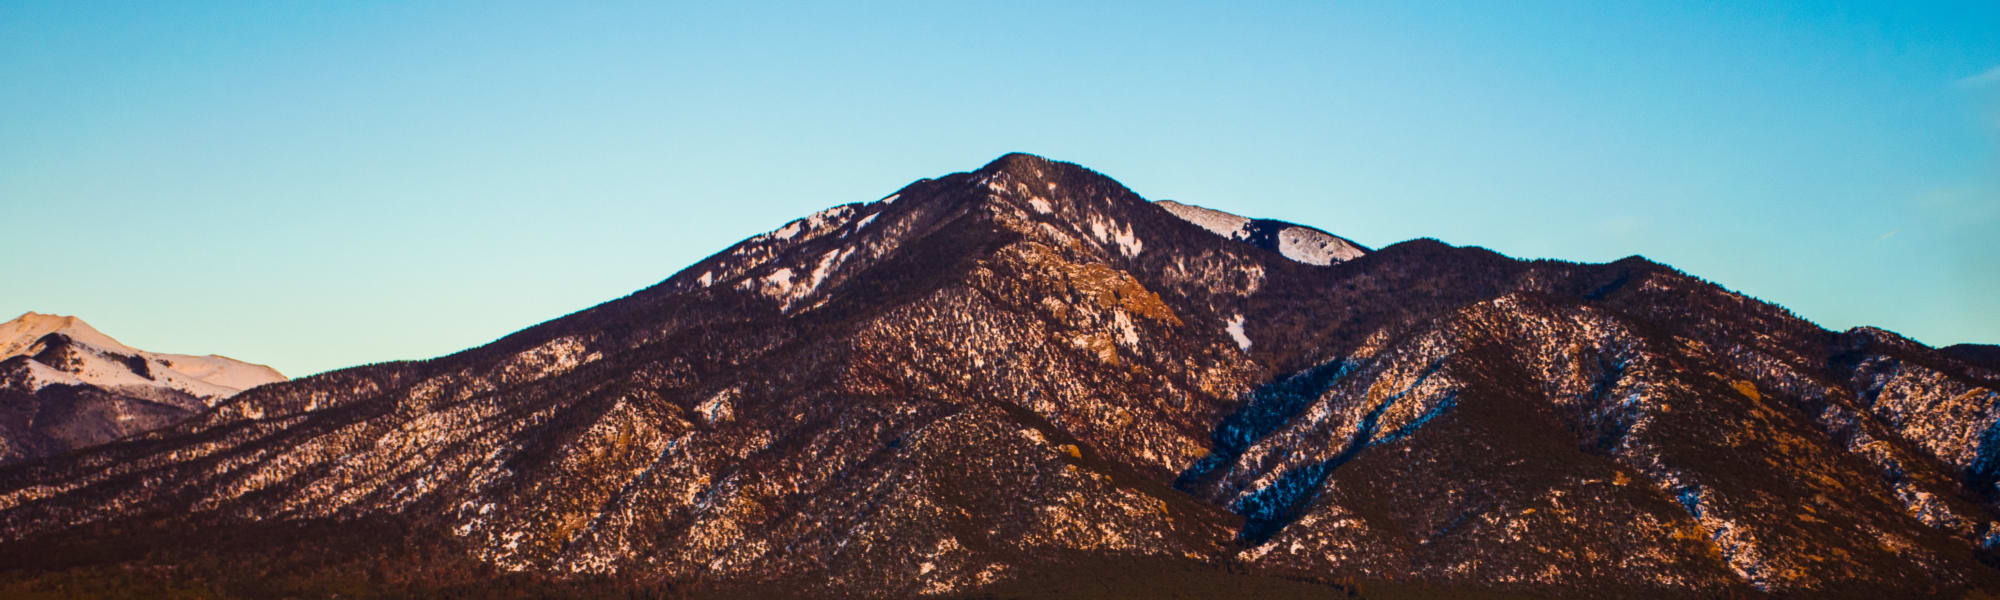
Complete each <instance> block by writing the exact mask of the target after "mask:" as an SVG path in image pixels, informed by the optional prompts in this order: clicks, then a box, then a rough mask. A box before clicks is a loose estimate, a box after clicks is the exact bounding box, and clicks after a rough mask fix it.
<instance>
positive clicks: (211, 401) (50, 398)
mask: <svg viewBox="0 0 2000 600" xmlns="http://www.w3.org/2000/svg"><path fill="white" fill-rule="evenodd" d="M284 380H285V376H284V375H281V374H279V373H278V371H277V370H274V369H272V368H270V367H266V366H264V365H254V364H250V363H246V362H243V361H240V360H236V359H233V358H228V357H223V356H216V355H213V354H210V355H207V356H190V355H186V354H159V353H154V352H146V351H143V350H139V349H136V348H133V347H131V346H127V345H124V344H121V343H118V340H114V339H111V337H110V336H106V335H104V334H103V333H101V332H99V331H97V329H96V328H93V327H91V326H90V324H89V323H85V322H83V320H82V319H78V318H76V317H68V316H62V315H45V314H40V313H34V312H30V313H27V314H24V315H21V316H20V317H18V318H15V319H14V320H12V321H8V322H5V323H0V462H10V461H18V460H21V459H24V458H34V457H39V456H46V455H49V454H56V453H60V452H63V451H66V450H70V449H72V448H80V447H84V446H92V445H96V444H102V443H104V442H108V441H111V440H115V439H118V438H121V437H125V436H128V435H132V434H134V433H139V432H143V431H148V430H152V429H158V428H160V427H165V426H167V425H172V424H174V423H177V422H180V421H181V420H182V419H186V418H187V417H188V416H190V415H193V414H194V413H197V412H200V411H203V410H206V409H208V408H209V407H212V406H215V405H216V404H217V403H219V402H222V401H224V400H227V399H229V398H230V397H231V396H235V395H236V394H237V393H239V392H242V391H243V390H246V389H249V388H253V387H256V386H259V385H263V384H267V383H274V382H279V381H284Z"/></svg>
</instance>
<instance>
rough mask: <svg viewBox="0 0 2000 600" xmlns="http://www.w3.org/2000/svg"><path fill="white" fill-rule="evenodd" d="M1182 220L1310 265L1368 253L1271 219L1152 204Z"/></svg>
mask: <svg viewBox="0 0 2000 600" xmlns="http://www.w3.org/2000/svg"><path fill="white" fill-rule="evenodd" d="M1155 204H1158V205H1159V206H1160V208H1164V209H1167V212H1170V213H1173V214H1174V216H1176V217H1180V218H1181V220H1184V221H1187V222H1189V223H1193V224H1195V225H1199V226H1201V228H1202V229H1207V230H1209V231H1210V232H1213V233H1215V234H1216V235H1219V236H1222V237H1226V238H1229V239H1232V240H1239V241H1243V242H1246V243H1249V244H1251V245H1254V246H1257V247H1260V248H1264V249H1266V250H1271V251H1274V252H1277V253H1279V254H1282V255H1284V256H1285V258H1289V259H1292V260H1295V261H1298V262H1302V263H1306V264H1309V265H1321V266H1325V265H1330V264H1334V263H1338V262H1346V261H1350V260H1354V259H1356V258H1359V257H1360V256H1361V255H1363V254H1367V253H1368V249H1367V248H1364V247H1362V246H1361V245H1360V244H1356V243H1354V241H1353V240H1349V239H1347V238H1343V237H1340V236H1337V235H1334V234H1331V233H1327V232H1324V231H1320V230H1318V229H1313V228H1311V227H1306V226H1304V225H1297V224H1293V223H1287V222H1284V221H1273V220H1270V219H1252V218H1249V217H1245V216H1242V215H1236V214H1230V213H1226V212H1222V211H1219V210H1215V209H1211V208H1202V207H1199V206H1194V205H1192V204H1181V203H1179V202H1175V201H1172V200H1160V201H1158V202H1155Z"/></svg>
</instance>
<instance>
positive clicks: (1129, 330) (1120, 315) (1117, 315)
mask: <svg viewBox="0 0 2000 600" xmlns="http://www.w3.org/2000/svg"><path fill="white" fill-rule="evenodd" d="M1111 323H1112V326H1114V327H1117V328H1118V340H1119V341H1122V342H1125V345H1126V346H1127V347H1131V348H1137V347H1139V328H1138V327H1137V326H1135V325H1133V324H1132V317H1129V316H1126V315H1125V311H1122V310H1120V311H1115V312H1113V313H1112V318H1111Z"/></svg>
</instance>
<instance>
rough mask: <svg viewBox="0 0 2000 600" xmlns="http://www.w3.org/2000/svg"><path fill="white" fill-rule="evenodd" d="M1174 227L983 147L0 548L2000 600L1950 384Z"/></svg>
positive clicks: (1563, 288) (668, 572) (1975, 386)
mask: <svg viewBox="0 0 2000 600" xmlns="http://www.w3.org/2000/svg"><path fill="white" fill-rule="evenodd" d="M1176 206H1179V205H1176ZM1183 208H1192V207H1183ZM1197 210H1199V209H1197ZM1188 214H1191V213H1189V212H1188V211H1185V210H1178V209H1175V208H1174V207H1173V206H1167V205H1164V204H1155V203H1151V202H1147V201H1145V200H1143V199H1141V198H1139V197H1137V196H1136V195H1134V194H1132V193H1131V192H1130V191H1128V190H1126V189H1125V188H1124V187H1122V186H1120V185H1118V184H1117V183H1116V182H1114V181H1111V180H1110V179H1107V178H1104V177H1102V176H1100V175H1098V174H1096V173H1093V172H1090V171H1088V170H1085V169H1083V168H1080V167H1077V166H1075V165H1070V164H1066V163H1058V162H1052V161H1047V160H1044V159H1040V158H1037V157H1032V156H1027V155H1009V156H1006V157H1002V158H1001V159H999V160H997V161H995V162H993V163H992V164H989V165H987V166H986V167H984V168H982V169H980V170H978V171H974V172H969V173H957V174H952V175H948V176H945V177H942V178H940V179H936V180H922V181H918V182H915V183H912V184H910V185H909V186H907V187H905V188H904V189H903V190H901V191H899V192H898V193H897V194H894V195H891V196H889V197H887V198H884V199H882V200H879V201H876V202H871V203H866V204H850V205H843V206H839V207H834V208H832V209H828V210H826V211H823V212H821V213H818V214H816V215H813V216H810V217H808V218H805V219H801V220H798V221H794V222H791V223H789V224H786V225H785V226H784V227H782V228H780V229H778V230H776V231H773V232H771V233H768V234H764V235H760V236H756V237H753V238H750V239H748V240H746V241H744V242H742V243H740V244H738V245H736V246H734V247H732V248H730V249H728V250H725V251H723V252H721V253H719V254H716V255H714V256H712V257H710V258H708V259H706V260H703V261H701V262H700V263H697V264H695V265H694V266H691V267H689V268H687V269H685V270H683V271H681V272H680V273H678V274H676V275H674V276H673V277H671V278H669V279H667V280H666V281H664V282H662V283H660V284H659V285H656V286H654V287H651V288H648V289H646V290H643V291H640V292H638V293H635V294H633V295H631V296H628V297H626V298H622V299H619V300H615V301H612V302H608V303H605V304H603V305H600V306H597V307H595V308H592V309H589V310H585V311H582V312H579V313H576V314H573V315H569V316H566V317H563V318H560V319H556V320H553V321H550V322H547V323H543V324H541V325H538V326H535V327H532V328H529V329H527V330H524V331H522V332H519V333H517V334H514V335H512V336H509V337H507V338H505V339H502V340H500V341H498V342H495V343H493V344H491V345H488V346H484V347H481V348H475V349H472V350H467V351H465V352H462V353H459V354H456V355H452V356H447V357H443V358H439V359H435V360H431V361H424V362H416V363H387V364H378V365H370V366H365V367H358V368H354V369H348V370H344V371H337V372H333V373H328V374H323V375H318V376H314V377H309V378H305V379H301V380H297V381H292V382H288V383H284V384H279V385H270V386H264V387H259V388H257V389H254V390H251V391H249V392H247V393H244V394H241V395H239V396H236V397H234V398H232V399H230V400H229V401H228V402H226V403H224V404H222V405H220V406H218V407H217V408H216V409H215V410H213V411H210V412H207V413H204V414H203V415H201V416H200V418H197V419H194V420H191V421H189V422H186V423H182V424H180V425H177V426H175V427H173V428H170V429H168V430H164V431H160V432H157V433H154V434H151V435H148V436H145V437H144V438H143V439H140V440H135V441H131V442H127V443H122V444H114V445H110V446H106V447H102V448H99V449H96V450H92V451H89V452H84V453H79V454H75V455H69V456H62V457H56V458H52V459H48V460H43V461H39V462H35V463H32V464H27V465H20V466H16V467H12V468H8V469H3V470H0V535H4V538H5V539H7V540H12V541H13V542H14V543H13V544H12V545H10V546H8V548H27V547H41V546H37V545H49V544H55V545H58V546H60V545H62V544H81V543H87V542H80V541H77V540H94V539H104V540H121V542H120V543H125V542H124V541H123V540H128V539H139V540H145V539H151V538H147V537H146V536H145V534H143V533H134V532H149V531H182V530H185V529H186V528H189V527H198V528H199V529H200V530H202V531H208V532H232V531H234V532H247V531H268V530H270V528H272V527H277V526H280V525H282V526H284V527H297V528H300V529H297V530H299V531H304V530H312V529H310V528H311V527H315V526H320V525H323V524H328V523H332V524H342V526H344V527H350V528H361V527H364V526H366V527H379V526H381V525H382V524H385V523H386V524H388V529H391V530H394V531H395V532H396V533H394V534H387V533H385V534H382V535H381V536H379V537H376V538H362V539H361V541H355V540H356V538H352V537H338V538H337V539H339V540H341V542H340V543H341V544H356V545H361V546H366V544H380V545H384V546H389V547H398V548H404V549H408V548H412V547H416V548H430V549H433V551H434V553H437V554H443V555H449V556H457V557H463V558H464V559H465V560H467V561H470V562H472V563H475V564H478V565H485V566H490V567H492V568H495V569H498V570H501V571H510V572H520V573H527V574H538V576H544V577H549V578H570V579H576V578H585V579H587V578H590V577H594V576H604V577H609V578H613V579H616V580H621V581H645V582H665V583H671V584H677V585H680V586H682V588H681V589H692V590H696V591H700V590H710V591H718V592H744V590H746V589H749V590H759V591H765V592H768V591H771V590H773V589H783V590H788V591H792V592H801V591H802V592H806V593H812V594H824V595H833V596H909V595H919V594H933V593H936V594H977V593H1011V592H1007V590H1017V591H1018V590H1044V591H1046V590H1051V589H1058V588H1051V587H1036V586H1037V585H1038V582H1041V581H1044V580H1047V579H1048V578H1050V577H1056V576H1057V575H1052V574H1060V573H1073V572H1074V569H1075V565H1079V564H1092V565H1098V564H1103V565H1112V566H1113V567H1111V569H1112V570H1114V571H1115V570H1118V569H1120V568H1148V569H1157V570H1158V572H1160V573H1187V572H1197V573H1208V572H1215V573H1222V574H1223V575H1221V577H1224V578H1233V579H1231V580H1232V581H1236V582H1238V584H1240V585H1243V586H1250V587H1240V588H1235V589H1236V590H1237V591H1239V592H1241V591H1243V590H1249V589H1257V590H1267V591H1272V593H1278V592H1277V591H1275V590H1278V589H1280V588H1281V587H1282V589H1286V590H1296V589H1297V588H1298V587H1303V589H1305V590H1306V591H1307V592H1308V593H1317V592H1340V591H1354V590H1356V589H1357V587H1356V582H1360V584H1359V586H1358V589H1359V591H1361V592H1362V593H1363V594H1364V595H1366V594H1367V593H1368V591H1369V590H1370V589H1371V588H1370V586H1375V585H1381V586H1387V585H1442V586H1456V587H1459V588H1485V589H1493V590H1499V591H1512V592H1522V593H1529V594H1564V593H1574V594H1579V595H1592V596H1595V595H1605V594H1613V595H1617V594H1625V595H1647V596H1660V595H1688V596H1716V595H1728V594H1736V593H1755V592H1756V591H1758V590H1763V591H1770V592H1781V593H1800V594H1815V593H1842V594H1851V593H1863V592H1868V591H1871V590H1873V591H1886V592H1893V593H1896V594H1899V595H1912V594H1953V593H1961V592H1964V591H1967V590H1986V591H1989V592H1991V591H1994V590H2000V577H1996V573H1995V571H1994V570H1993V569H1992V568H1991V567H1988V566H1986V565H1985V564H1983V563H1982V560H1990V557H1991V556H1993V548H1992V546H1993V545H1994V541H1995V540H2000V524H1996V523H1995V519H1996V517H1995V515H1996V512H1995V505H1994V501H1995V497H1996V495H2000V490H1996V488H1995V485H1994V484H1995V482H1996V479H2000V476H1996V474H1997V473H2000V466H1996V465H1995V461H1994V460H1992V459H1991V458H1990V457H1991V456H1993V455H1996V454H2000V451H1995V450H1994V449H1993V448H1994V445H1993V442H1991V441H1990V440H1992V439H1994V438H1996V437H2000V434H1994V433H1992V432H1993V431H1995V430H1996V429H1995V427H1994V422H1995V420H1996V415H1995V412H1994V411H1995V410H1996V409H1995V408H1994V406H1993V405H1994V400H1995V396H1994V392H1993V391H1992V390H1994V389H1996V385H1995V379H1996V376H1995V374H1994V372H1993V371H1991V370H1990V369H1987V368H1986V367H1980V366H1976V365H1973V364H1971V363H1968V362H1966V361H1965V360H1962V359H1960V358H1958V357H1955V356H1953V355H1949V354H1946V353H1942V352H1938V351H1935V350H1932V349H1929V348H1926V347H1923V346H1921V345H1919V344H1915V343H1913V342H1910V341H1908V340H1905V339H1901V338H1899V337H1896V336H1894V335H1893V334H1889V333H1887V332H1881V331H1875V330H1856V331H1851V332H1847V333H1838V334H1836V333H1832V332H1827V331H1824V330H1821V329H1818V328H1817V327H1814V326H1813V325H1811V324H1810V323H1807V322H1805V321H1802V320H1800V319H1797V318H1796V317H1794V316H1792V315H1790V314H1789V313H1787V312H1785V311H1784V310H1782V309H1780V308H1777V307H1774V306H1771V305H1768V304H1763V303H1760V302H1757V301H1755V300H1752V299H1749V298H1745V297H1743V296H1740V295H1737V294H1733V293H1730V292H1728V291H1726V290H1723V289H1721V288H1718V287H1716V286H1714V285H1711V284H1708V283H1705V282H1702V281H1700V280H1697V279H1694V278H1692V277H1689V276H1686V275H1683V274H1680V273H1678V272H1675V271H1673V270H1672V269H1670V268H1667V267H1664V266H1661V265H1657V264H1654V263H1650V262H1647V261H1645V260H1643V259H1638V258H1629V259H1625V260H1621V261H1618V262H1615V263H1610V264H1604V265H1580V264H1571V263H1560V262H1551V261H1538V262H1522V261H1516V260H1511V259H1508V258H1506V257H1502V256H1499V255H1497V254H1494V253H1491V252H1487V251H1484V250H1480V249H1470V248H1455V247H1451V246H1447V245H1445V244H1442V243H1438V242H1435V241H1429V240H1419V241H1412V242H1405V243H1402V244H1397V245H1393V246H1389V247H1386V248H1383V249H1380V250H1378V251H1374V252H1368V251H1366V250H1365V249H1361V248H1360V247H1359V246H1352V248H1353V251H1352V252H1345V251H1342V252H1332V253H1328V254H1324V256H1327V257H1329V258H1328V259H1327V260H1325V261H1324V263H1323V264H1322V263H1321V262H1320V261H1311V260H1304V259H1296V260H1295V259H1294V258H1293V257H1288V256H1289V253H1284V252H1285V250H1284V249H1285V246H1283V245H1282V244H1280V245H1279V246H1278V247H1277V248H1275V251H1274V250H1273V248H1272V247H1271V246H1270V245H1266V244H1262V243H1259V242H1257V240H1256V239H1251V238H1254V237H1255V236H1237V235H1234V234H1229V233H1223V234H1222V235H1221V236H1218V235H1217V234H1218V233H1222V232H1219V231H1215V228H1214V227H1209V226H1208V225H1209V224H1208V223H1204V222H1202V220H1201V219H1198V218H1196V219H1190V218H1187V215H1188ZM1204 214H1205V213H1204ZM1208 216H1213V215H1208ZM1246 222H1247V221H1246ZM1243 227H1247V225H1239V226H1238V228H1236V229H1231V231H1243V230H1244V229H1243ZM1225 229H1227V228H1225ZM1278 233H1279V234H1282V233H1283V230H1280V231H1279V232H1278ZM1335 239H1338V238H1335ZM1281 241H1282V240H1281ZM1320 247H1321V248H1327V247H1330V246H1327V245H1324V244H1322V245H1321V246H1320ZM1334 258H1338V260H1334ZM191 524H192V525H191ZM274 524H276V525H274ZM286 531H293V530H286ZM314 531H317V530H314ZM215 535H222V534H215ZM240 537H242V536H238V538H240ZM238 538H231V539H232V540H235V539H238ZM326 539H335V538H315V537H310V536H308V537H305V538H303V539H284V540H280V541H277V542H271V543H270V547H276V548H294V547H297V546H298V545H300V544H314V543H317V544H319V546H321V547H324V548H331V547H335V545H334V544H332V543H331V542H327V541H324V540H326ZM239 543H240V542H239ZM121 547H125V546H121ZM259 548H265V546H259ZM0 550H3V549H0ZM327 551H332V550H327ZM259 552H263V550H259ZM21 556H23V555H22V554H20V551H19V550H4V551H0V557H12V558H11V560H16V561H19V562H20V563H21V565H17V566H32V567H33V568H32V569H29V568H23V569H21V572H23V573H42V572H57V573H60V572H62V570H64V569H82V568H88V567H89V566H91V565H95V564H104V563H103V561H107V560H118V561H126V562H134V563H139V564H152V563H157V562H160V561H162V560H166V561H167V562H169V563H171V560H169V559H160V558H157V556H155V557H153V558H121V559H98V560H99V562H91V561H89V560H74V561H69V562H50V561H28V560H27V559H25V558H20V557H21ZM217 560H221V561H223V562H225V563H226V562H227V560H228V559H217ZM148 561H152V562H151V563H149V562H148ZM118 564H125V563H118ZM315 564H317V563H315ZM1134 565H1139V566H1143V567H1134ZM167 566H168V567H172V566H173V565H171V564H169V565H167ZM163 568H164V567H163ZM420 576H435V577H445V576H443V575H436V574H435V573H428V572H427V573H423V574H420ZM21 577H31V576H30V575H23V576H21ZM1273 582H1277V583H1273ZM1392 582H1401V583H1392ZM450 583H451V582H450V581H447V582H446V584H450ZM1264 584H1270V585H1274V586H1279V587H1271V588H1259V587H1254V586H1257V585H1264ZM413 585H414V584H413ZM441 585H443V584H441ZM1283 586H1295V587H1283ZM1066 589H1070V590H1071V593H1077V592H1075V591H1074V590H1075V589H1076V588H1066ZM1315 590H1316V591H1317V592H1315Z"/></svg>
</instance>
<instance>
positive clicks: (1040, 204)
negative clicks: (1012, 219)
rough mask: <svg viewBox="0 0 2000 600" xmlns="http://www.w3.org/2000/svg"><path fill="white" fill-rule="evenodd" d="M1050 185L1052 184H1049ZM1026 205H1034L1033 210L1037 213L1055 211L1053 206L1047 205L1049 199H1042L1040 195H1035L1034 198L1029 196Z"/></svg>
mask: <svg viewBox="0 0 2000 600" xmlns="http://www.w3.org/2000/svg"><path fill="white" fill-rule="evenodd" d="M1050 185H1054V184H1050ZM1028 206H1031V207H1034V209H1035V212H1038V213H1042V214H1045V215H1046V214H1049V213H1052V212H1055V208H1054V207H1051V206H1049V201H1047V200H1043V199H1041V198H1040V197H1036V198H1031V199H1029V200H1028Z"/></svg>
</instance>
